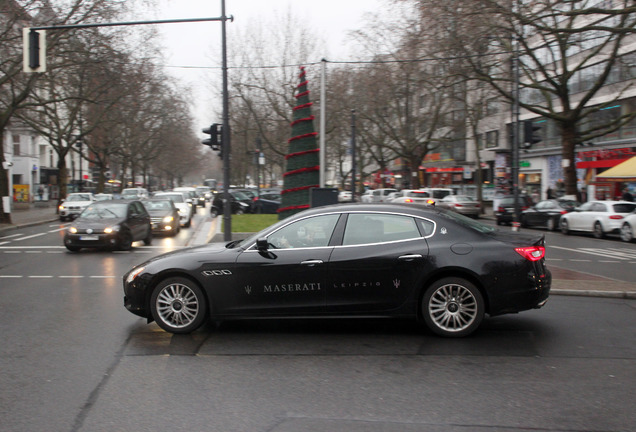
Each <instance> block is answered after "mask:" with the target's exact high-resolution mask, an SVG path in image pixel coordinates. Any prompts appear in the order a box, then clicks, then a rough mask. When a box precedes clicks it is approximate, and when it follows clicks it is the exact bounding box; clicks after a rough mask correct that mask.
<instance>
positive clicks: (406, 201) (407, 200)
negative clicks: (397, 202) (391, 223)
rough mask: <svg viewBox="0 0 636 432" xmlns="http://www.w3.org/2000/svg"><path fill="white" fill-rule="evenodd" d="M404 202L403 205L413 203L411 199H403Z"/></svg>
mask: <svg viewBox="0 0 636 432" xmlns="http://www.w3.org/2000/svg"><path fill="white" fill-rule="evenodd" d="M404 202H405V203H412V202H413V200H412V199H411V198H407V199H405V200H404Z"/></svg>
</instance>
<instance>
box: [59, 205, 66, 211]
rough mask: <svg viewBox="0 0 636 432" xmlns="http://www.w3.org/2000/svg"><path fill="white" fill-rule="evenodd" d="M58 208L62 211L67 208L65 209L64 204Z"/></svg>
mask: <svg viewBox="0 0 636 432" xmlns="http://www.w3.org/2000/svg"><path fill="white" fill-rule="evenodd" d="M58 208H59V209H60V210H64V209H65V208H66V207H64V204H62V205H60V206H59V207H58Z"/></svg>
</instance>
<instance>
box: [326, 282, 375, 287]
mask: <svg viewBox="0 0 636 432" xmlns="http://www.w3.org/2000/svg"><path fill="white" fill-rule="evenodd" d="M379 286H382V283H381V282H379V281H376V282H372V281H369V282H336V283H334V284H333V287H334V288H367V287H379Z"/></svg>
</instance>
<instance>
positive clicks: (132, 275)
mask: <svg viewBox="0 0 636 432" xmlns="http://www.w3.org/2000/svg"><path fill="white" fill-rule="evenodd" d="M145 269H146V267H137V268H136V269H134V270H133V271H131V272H130V273H128V276H127V277H126V283H128V284H129V283H131V282H132V281H134V280H135V278H136V277H137V276H139V273H141V272H142V271H144V270H145Z"/></svg>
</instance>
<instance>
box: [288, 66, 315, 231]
mask: <svg viewBox="0 0 636 432" xmlns="http://www.w3.org/2000/svg"><path fill="white" fill-rule="evenodd" d="M298 78H299V79H300V84H298V86H297V87H296V91H297V93H296V106H295V107H294V113H293V117H292V119H293V121H292V123H291V127H292V133H291V135H292V137H291V138H290V139H289V140H288V141H287V142H288V144H289V150H288V152H287V156H285V159H286V160H287V166H286V169H285V174H284V175H283V177H284V181H283V185H284V186H283V191H282V200H281V205H280V209H279V210H278V218H279V219H284V218H286V217H288V216H291V215H293V214H294V213H298V212H299V211H301V210H304V209H306V208H309V190H310V189H311V188H315V187H319V182H320V161H319V157H318V152H319V151H320V149H319V148H318V145H317V140H316V135H318V134H317V133H316V132H314V116H313V115H312V114H311V106H312V105H313V104H312V102H310V101H309V90H307V79H306V77H305V68H304V67H301V68H300V74H299V75H298Z"/></svg>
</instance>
